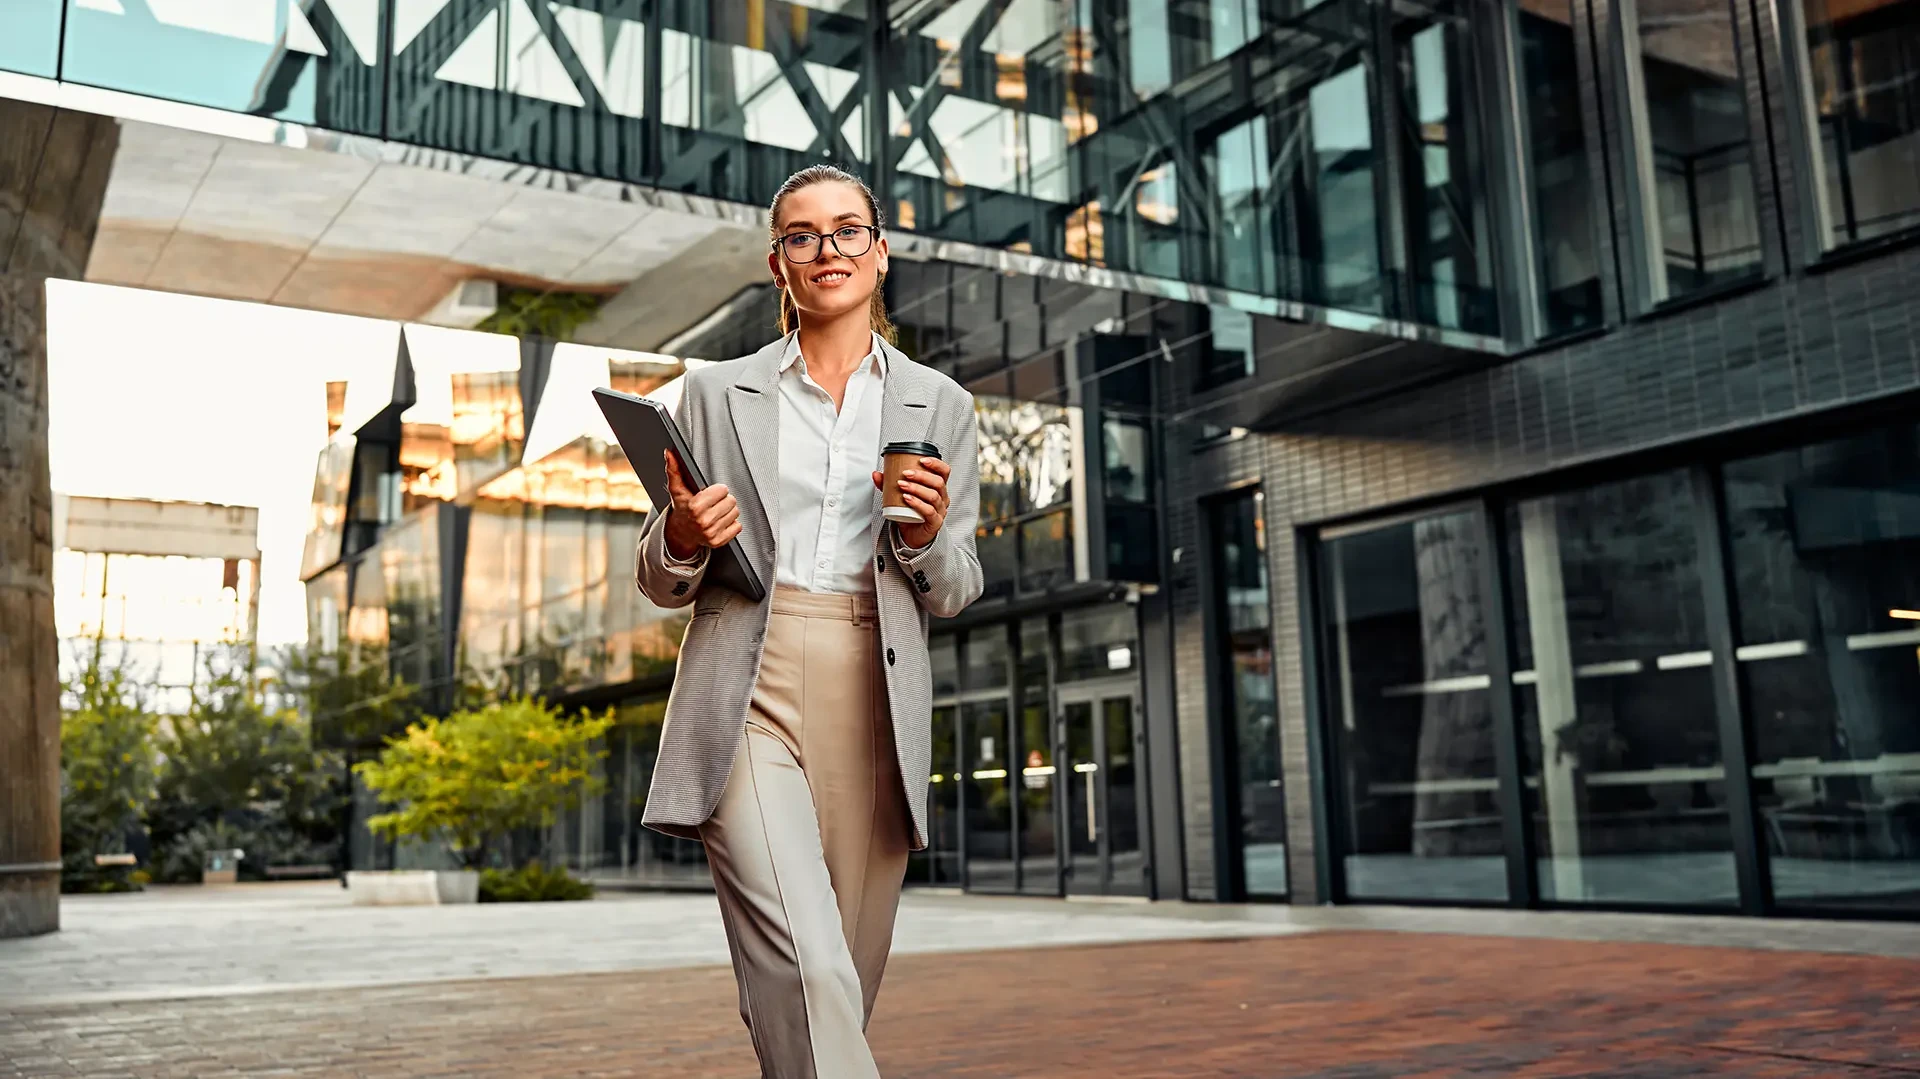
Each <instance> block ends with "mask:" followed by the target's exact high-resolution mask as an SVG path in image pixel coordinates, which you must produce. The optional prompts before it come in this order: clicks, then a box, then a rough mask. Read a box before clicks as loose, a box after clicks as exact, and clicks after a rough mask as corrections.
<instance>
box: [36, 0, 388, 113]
mask: <svg viewBox="0 0 1920 1079" xmlns="http://www.w3.org/2000/svg"><path fill="white" fill-rule="evenodd" d="M5 6H6V7H7V8H9V9H12V8H14V7H16V6H18V0H8V3H7V4H6V5H5ZM26 6H27V8H29V9H38V8H40V7H41V6H42V5H41V3H40V2H39V0H29V2H28V3H27V5H26ZM383 6H384V5H381V4H377V3H357V4H351V3H340V4H332V5H325V6H323V5H319V4H304V3H276V2H275V0H227V2H225V3H217V4H216V3H207V2H204V0H200V2H194V0H173V2H171V3H160V2H152V0H150V2H147V3H139V4H132V3H89V2H83V0H71V2H70V3H69V4H68V5H67V27H66V48H65V54H64V58H63V61H64V62H63V64H62V68H61V78H63V79H66V80H68V81H71V82H79V83H85V84H87V85H90V86H101V87H105V88H107V89H110V90H124V91H126V92H128V93H134V94H142V95H145V96H147V97H157V98H163V99H166V100H169V101H184V102H188V103H190V104H194V105H206V106H210V107H212V108H216V109H230V110H232V111H235V112H244V113H251V114H253V115H256V116H271V117H274V118H276V119H281V120H290V121H293V122H295V123H301V124H315V125H317V126H320V127H325V128H331V129H333V130H337V131H351V132H357V133H363V134H380V133H381V130H380V128H381V115H382V108H381V104H382V102H381V93H382V90H381V75H380V67H379V65H380V59H381V58H380V56H379V55H378V50H379V46H380V22H381V18H382V16H383V14H384V12H383V10H382V9H383ZM11 21H12V17H11V15H9V16H6V17H0V41H5V40H6V38H7V37H8V36H9V35H8V34H7V32H6V31H7V30H8V29H11V26H10V25H9V24H10V23H11ZM12 47H13V46H0V50H5V49H11V48H12ZM0 55H4V52H0Z"/></svg>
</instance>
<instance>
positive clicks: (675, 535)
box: [660, 450, 740, 562]
mask: <svg viewBox="0 0 1920 1079" xmlns="http://www.w3.org/2000/svg"><path fill="white" fill-rule="evenodd" d="M660 455H661V456H662V457H664V458H665V459H666V462H667V492H668V494H669V495H671V496H672V498H673V511H672V512H671V513H669V514H667V553H668V554H671V555H672V556H673V557H675V558H678V559H680V560H681V561H683V562H684V561H688V560H691V559H692V558H693V557H694V556H695V555H698V554H699V553H700V548H702V547H719V546H722V545H724V544H725V543H726V542H727V541H728V540H731V539H732V538H733V537H735V536H737V535H739V534H740V505H739V503H737V502H735V501H734V500H733V493H732V492H730V491H728V490H727V485H726V484H724V483H714V484H709V485H707V486H706V487H704V488H702V489H700V490H698V491H694V490H690V489H689V488H688V487H687V481H686V478H685V477H684V476H682V475H681V473H680V462H679V460H678V459H676V458H675V457H674V454H673V451H672V450H662V451H660Z"/></svg>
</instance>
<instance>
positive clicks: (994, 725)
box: [960, 698, 1014, 892]
mask: <svg viewBox="0 0 1920 1079" xmlns="http://www.w3.org/2000/svg"><path fill="white" fill-rule="evenodd" d="M961 712H962V715H963V717H964V719H965V721H966V729H965V731H964V733H963V735H962V742H961V746H960V750H961V753H962V755H963V756H964V758H965V767H964V768H963V769H962V771H963V773H964V774H965V775H966V777H967V778H966V779H965V780H964V782H965V783H966V786H967V790H966V828H967V887H968V888H969V889H970V890H972V891H977V892H1011V891H1013V888H1014V873H1013V801H1012V798H1013V794H1012V792H1013V783H1012V777H1011V769H1010V766H1009V764H1008V757H1009V756H1010V755H1011V753H1012V750H1011V748H1010V747H1009V746H1008V743H1007V734H1008V731H1007V701H1006V699H1005V698H1002V699H999V700H992V701H979V702H973V703H969V704H966V705H964V706H962V709H961Z"/></svg>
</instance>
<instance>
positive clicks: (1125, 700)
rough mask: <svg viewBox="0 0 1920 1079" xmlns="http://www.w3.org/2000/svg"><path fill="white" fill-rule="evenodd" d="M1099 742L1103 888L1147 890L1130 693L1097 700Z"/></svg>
mask: <svg viewBox="0 0 1920 1079" xmlns="http://www.w3.org/2000/svg"><path fill="white" fill-rule="evenodd" d="M1100 719H1101V724H1102V726H1103V728H1104V729H1103V731H1102V734H1103V735H1104V741H1103V744H1102V745H1101V746H1100V749H1101V750H1102V752H1103V755H1104V756H1105V758H1106V760H1105V761H1104V762H1103V763H1104V765H1105V767H1104V768H1103V769H1102V771H1103V773H1104V774H1105V776H1106V782H1105V784H1104V791H1105V801H1104V805H1105V807H1106V817H1105V820H1104V821H1103V823H1104V824H1105V826H1106V833H1107V860H1108V867H1107V868H1108V876H1107V881H1106V889H1107V891H1108V892H1109V893H1115V894H1122V895H1145V894H1146V892H1147V863H1146V851H1145V849H1144V848H1143V846H1142V844H1141V842H1140V810H1141V808H1142V796H1141V792H1140V773H1139V770H1138V769H1137V768H1136V766H1135V760H1134V749H1135V747H1136V746H1137V745H1138V744H1139V743H1138V741H1137V738H1138V735H1137V734H1136V733H1135V731H1134V706H1133V698H1132V697H1108V698H1105V699H1103V700H1102V701H1101V702H1100Z"/></svg>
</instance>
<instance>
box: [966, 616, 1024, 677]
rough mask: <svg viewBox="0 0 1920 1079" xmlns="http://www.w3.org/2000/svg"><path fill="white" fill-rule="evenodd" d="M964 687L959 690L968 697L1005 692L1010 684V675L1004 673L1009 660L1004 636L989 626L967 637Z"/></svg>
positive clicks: (1001, 631)
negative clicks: (992, 691) (995, 690)
mask: <svg viewBox="0 0 1920 1079" xmlns="http://www.w3.org/2000/svg"><path fill="white" fill-rule="evenodd" d="M963 654H964V655H965V656H966V665H967V669H966V684H965V685H964V686H962V687H961V688H962V689H963V690H965V691H966V692H967V693H968V694H974V693H978V692H980V691H981V690H986V689H1005V688H1006V687H1007V686H1008V685H1010V684H1012V672H1011V671H1010V670H1008V669H1007V667H1008V662H1009V660H1010V659H1011V658H1012V657H1011V653H1010V651H1009V649H1008V648H1007V632H1006V630H1005V629H1004V628H1002V627H999V626H990V627H986V628H983V629H977V630H974V631H973V632H972V633H969V634H967V646H966V649H965V651H964V653H963Z"/></svg>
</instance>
